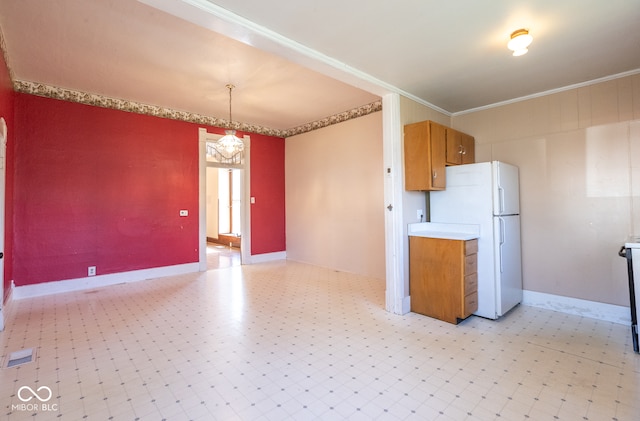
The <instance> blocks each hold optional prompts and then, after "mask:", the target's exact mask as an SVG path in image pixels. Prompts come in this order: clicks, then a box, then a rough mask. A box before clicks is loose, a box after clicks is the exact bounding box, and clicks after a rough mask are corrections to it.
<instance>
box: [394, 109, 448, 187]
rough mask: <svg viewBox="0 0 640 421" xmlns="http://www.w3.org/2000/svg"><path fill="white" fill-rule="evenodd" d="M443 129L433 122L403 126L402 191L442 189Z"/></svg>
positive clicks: (444, 128)
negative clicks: (403, 188)
mask: <svg viewBox="0 0 640 421" xmlns="http://www.w3.org/2000/svg"><path fill="white" fill-rule="evenodd" d="M446 131H447V128H446V127H445V126H442V125H440V124H438V123H435V122H433V121H421V122H419V123H413V124H407V125H406V126H404V186H405V189H406V190H444V188H445V182H446V180H445V160H446V148H447V135H446Z"/></svg>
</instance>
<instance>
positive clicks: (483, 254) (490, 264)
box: [429, 161, 522, 319]
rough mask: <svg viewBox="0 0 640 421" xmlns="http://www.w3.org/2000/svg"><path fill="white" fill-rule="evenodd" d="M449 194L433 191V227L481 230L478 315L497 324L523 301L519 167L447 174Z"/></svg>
mask: <svg viewBox="0 0 640 421" xmlns="http://www.w3.org/2000/svg"><path fill="white" fill-rule="evenodd" d="M446 180H447V186H446V190H443V191H434V192H430V193H429V196H430V210H431V222H446V223H457V224H477V225H480V237H479V238H478V311H476V312H475V313H474V314H476V315H478V316H482V317H486V318H489V319H497V318H498V317H500V316H502V315H504V314H505V313H506V312H507V311H509V310H511V309H512V308H513V307H515V306H516V305H517V304H518V303H520V302H521V301H522V257H521V254H520V187H519V176H518V167H515V166H513V165H509V164H506V163H504V162H499V161H493V162H482V163H477V164H467V165H456V166H451V167H447V169H446Z"/></svg>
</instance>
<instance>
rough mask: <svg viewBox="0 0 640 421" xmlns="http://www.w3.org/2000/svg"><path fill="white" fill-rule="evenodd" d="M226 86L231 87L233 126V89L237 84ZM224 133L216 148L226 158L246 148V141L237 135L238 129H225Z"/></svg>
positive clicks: (230, 121)
mask: <svg viewBox="0 0 640 421" xmlns="http://www.w3.org/2000/svg"><path fill="white" fill-rule="evenodd" d="M226 87H227V89H229V125H230V126H231V125H232V121H233V120H231V91H232V90H233V88H235V86H233V85H232V84H227V85H226ZM224 133H225V135H224V136H223V137H221V138H220V139H218V141H217V142H216V150H217V151H218V152H219V153H220V154H221V155H222V156H223V157H224V158H226V159H233V158H234V157H235V156H236V155H238V154H239V153H241V152H242V151H243V150H244V142H243V141H242V139H240V138H239V137H237V136H236V131H235V130H233V129H229V130H225V131H224Z"/></svg>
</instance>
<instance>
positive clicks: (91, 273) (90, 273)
mask: <svg viewBox="0 0 640 421" xmlns="http://www.w3.org/2000/svg"><path fill="white" fill-rule="evenodd" d="M87 275H88V276H96V267H95V266H89V268H88V269H87Z"/></svg>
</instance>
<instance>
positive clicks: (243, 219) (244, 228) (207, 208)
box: [199, 128, 251, 271]
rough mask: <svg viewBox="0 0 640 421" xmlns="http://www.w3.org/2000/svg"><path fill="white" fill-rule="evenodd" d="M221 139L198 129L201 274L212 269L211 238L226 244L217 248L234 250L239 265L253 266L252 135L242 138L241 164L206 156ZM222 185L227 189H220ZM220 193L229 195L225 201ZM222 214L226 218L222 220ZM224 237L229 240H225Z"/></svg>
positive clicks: (233, 260) (216, 135)
mask: <svg viewBox="0 0 640 421" xmlns="http://www.w3.org/2000/svg"><path fill="white" fill-rule="evenodd" d="M220 137H222V136H221V135H218V134H213V133H207V131H206V129H204V128H201V129H199V145H200V146H199V150H200V154H199V155H200V177H199V178H200V200H199V202H200V205H199V209H200V219H199V226H200V229H199V232H200V235H199V237H200V238H199V244H200V258H199V266H200V271H206V270H208V268H209V266H210V263H209V261H210V260H211V254H212V253H210V252H211V251H212V248H211V247H210V244H211V243H210V242H209V241H208V240H211V239H215V240H216V241H224V242H223V243H220V244H216V245H222V246H225V247H226V248H227V249H231V248H235V249H236V250H235V251H236V256H239V262H240V264H248V263H250V258H251V253H250V250H251V219H250V215H251V213H250V212H251V208H250V206H249V205H248V204H249V203H250V197H249V195H250V193H249V192H250V179H251V178H250V168H251V166H250V156H251V154H250V151H251V141H250V138H249V136H246V135H245V136H244V137H243V142H244V144H245V149H244V154H243V156H242V159H241V160H240V161H239V162H232V163H229V162H218V161H216V160H215V159H214V158H213V157H211V156H207V144H208V143H209V142H215V141H217V140H218V139H219V138H220ZM220 184H222V185H223V186H226V187H223V188H222V189H220V188H219V187H220ZM218 190H224V191H226V192H227V193H226V194H223V195H224V196H225V197H226V199H224V200H220V201H219V200H218V199H219V194H218ZM221 207H222V208H223V209H222V212H221V211H220V208H221ZM219 214H224V215H226V216H223V217H222V218H219ZM220 234H222V235H223V238H222V240H219V238H220V237H221V235H220ZM224 235H227V236H228V237H227V238H226V239H225V238H224ZM229 243H231V247H229ZM236 245H237V247H236ZM214 247H215V245H214ZM237 249H239V251H238V250H237ZM218 250H221V249H218ZM231 261H232V262H234V264H236V263H237V262H238V259H237V258H235V257H234V258H232V259H231Z"/></svg>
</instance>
